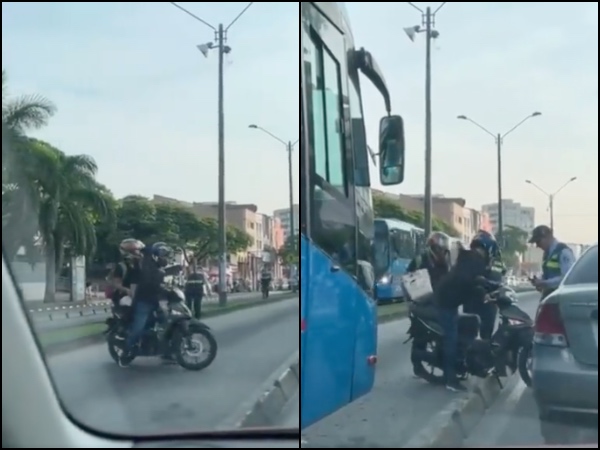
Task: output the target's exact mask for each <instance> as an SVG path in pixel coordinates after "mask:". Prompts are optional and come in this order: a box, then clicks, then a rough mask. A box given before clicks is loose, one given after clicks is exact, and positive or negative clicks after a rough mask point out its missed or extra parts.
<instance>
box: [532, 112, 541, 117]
mask: <svg viewBox="0 0 600 450" xmlns="http://www.w3.org/2000/svg"><path fill="white" fill-rule="evenodd" d="M541 115H542V113H541V112H539V111H536V112H534V113H533V114H532V115H531V117H540V116H541Z"/></svg>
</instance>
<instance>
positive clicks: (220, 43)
mask: <svg viewBox="0 0 600 450" xmlns="http://www.w3.org/2000/svg"><path fill="white" fill-rule="evenodd" d="M169 3H170V4H171V5H173V6H174V7H175V8H177V9H179V10H180V11H182V12H184V13H185V14H187V15H188V16H190V17H192V18H193V19H195V20H197V21H198V22H200V23H202V24H203V25H205V26H207V27H208V28H210V29H211V30H213V31H214V32H215V42H216V45H215V42H208V43H206V44H201V45H198V46H197V47H198V50H200V51H201V52H202V54H203V55H204V56H205V57H208V54H209V52H210V51H211V50H217V51H218V52H219V69H218V84H219V87H218V96H219V99H218V121H219V125H218V129H219V131H218V134H219V150H218V154H219V156H218V160H219V163H218V165H219V168H218V172H219V183H218V184H219V186H218V197H219V198H218V200H219V203H218V204H219V206H218V210H219V211H218V221H219V230H218V241H219V305H220V306H226V305H227V266H228V262H227V254H228V251H227V198H226V192H225V176H226V173H225V172H226V164H225V163H226V160H225V55H227V54H229V53H231V47H229V46H228V45H227V32H228V31H229V29H230V28H231V27H232V26H233V25H234V24H235V23H236V22H237V21H238V20H239V19H240V18H241V17H242V16H243V15H244V14H245V13H246V11H248V9H250V7H251V6H252V5H253V4H254V2H250V3H248V4H247V5H246V7H245V8H244V9H243V10H242V11H241V12H240V13H239V14H238V15H237V16H236V17H235V18H234V19H233V20H232V21H231V22H230V23H229V25H227V26H224V25H223V24H222V23H221V24H219V25H218V26H217V27H215V26H213V25H211V24H210V23H209V22H207V21H205V20H204V19H202V18H201V17H199V16H197V15H195V14H194V13H192V12H190V11H188V10H187V9H185V8H183V7H182V6H180V5H179V4H177V3H175V2H169Z"/></svg>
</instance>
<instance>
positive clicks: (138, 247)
mask: <svg viewBox="0 0 600 450" xmlns="http://www.w3.org/2000/svg"><path fill="white" fill-rule="evenodd" d="M145 247H146V246H145V245H144V243H143V242H142V241H139V240H137V239H125V240H123V241H121V243H120V244H119V252H120V253H121V261H120V262H119V263H117V264H116V266H115V268H114V269H113V270H112V271H111V273H110V275H109V276H108V277H107V281H108V282H109V284H110V291H111V292H110V293H109V295H108V297H110V299H111V300H112V301H113V303H114V304H115V306H118V305H119V302H120V301H121V300H122V299H123V298H124V297H131V298H133V292H134V291H135V288H136V286H137V284H138V283H139V278H140V263H141V260H142V257H143V251H144V248H145Z"/></svg>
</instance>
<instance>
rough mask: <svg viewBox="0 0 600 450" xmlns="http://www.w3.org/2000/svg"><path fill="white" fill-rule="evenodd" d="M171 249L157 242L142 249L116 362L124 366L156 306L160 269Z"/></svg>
mask: <svg viewBox="0 0 600 450" xmlns="http://www.w3.org/2000/svg"><path fill="white" fill-rule="evenodd" d="M172 257H173V250H172V249H171V247H169V246H168V245H167V244H165V243H164V242H158V243H156V244H154V245H152V246H151V247H150V248H146V249H145V250H144V257H143V259H142V262H141V270H140V279H139V284H138V285H137V288H136V289H135V292H134V297H133V318H132V321H131V325H130V329H129V333H128V334H127V338H126V340H125V346H124V349H123V352H122V354H121V358H120V361H119V364H120V365H121V366H122V367H125V366H128V365H129V364H131V361H133V358H134V357H135V346H136V345H137V344H138V342H139V340H140V338H141V337H142V336H143V334H144V331H145V330H146V324H147V323H148V321H149V319H150V318H151V317H152V314H153V313H154V312H155V311H157V310H158V309H159V300H160V298H161V292H162V291H163V289H164V287H163V284H164V279H165V272H164V268H165V267H167V266H168V265H169V262H170V260H171V258H172Z"/></svg>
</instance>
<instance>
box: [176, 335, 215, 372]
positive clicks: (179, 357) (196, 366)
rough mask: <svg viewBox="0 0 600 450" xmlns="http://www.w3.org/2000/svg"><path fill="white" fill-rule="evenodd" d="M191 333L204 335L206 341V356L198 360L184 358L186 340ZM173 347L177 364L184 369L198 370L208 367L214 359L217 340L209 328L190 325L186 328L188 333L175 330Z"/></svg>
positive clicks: (186, 348) (187, 343)
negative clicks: (191, 360) (192, 360)
mask: <svg viewBox="0 0 600 450" xmlns="http://www.w3.org/2000/svg"><path fill="white" fill-rule="evenodd" d="M193 335H201V336H202V337H204V339H205V340H206V342H207V343H208V347H209V348H208V357H207V358H206V359H203V360H201V361H198V362H190V361H188V360H187V359H186V356H187V352H188V346H189V342H188V340H189V339H190V338H191V337H192V336H193ZM172 342H173V347H172V348H173V349H174V353H175V354H174V356H175V359H176V361H177V364H179V366H181V367H182V368H184V369H185V370H190V371H193V372H199V371H201V370H204V369H206V368H208V367H209V366H210V365H212V363H213V362H214V361H215V359H216V357H217V353H218V345H217V340H216V339H215V337H214V336H213V334H212V333H211V332H210V330H209V329H207V328H205V327H201V326H198V325H190V327H189V329H188V333H183V332H181V331H179V332H177V333H176V334H175V336H174V337H173V341H172Z"/></svg>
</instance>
